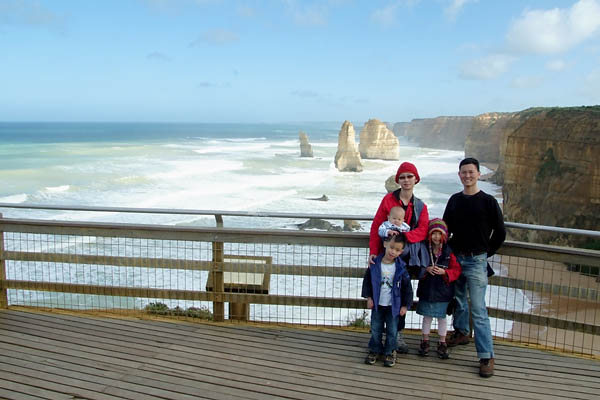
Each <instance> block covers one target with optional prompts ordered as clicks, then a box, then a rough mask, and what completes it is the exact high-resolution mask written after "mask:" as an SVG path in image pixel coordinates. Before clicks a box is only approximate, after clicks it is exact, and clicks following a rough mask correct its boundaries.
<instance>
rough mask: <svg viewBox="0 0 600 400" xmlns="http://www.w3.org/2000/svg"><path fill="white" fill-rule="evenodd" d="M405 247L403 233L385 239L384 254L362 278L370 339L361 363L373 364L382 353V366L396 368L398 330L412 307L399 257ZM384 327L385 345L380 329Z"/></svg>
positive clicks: (402, 264) (409, 287)
mask: <svg viewBox="0 0 600 400" xmlns="http://www.w3.org/2000/svg"><path fill="white" fill-rule="evenodd" d="M404 246H406V237H405V236H404V233H398V234H397V235H393V236H389V237H387V238H386V240H385V241H384V242H383V247H384V248H385V252H384V253H382V254H380V255H378V256H377V257H376V258H375V263H374V264H372V265H371V266H370V267H369V268H368V269H367V271H366V272H365V276H364V278H363V284H362V297H365V298H367V308H369V309H370V310H371V339H370V340H369V354H368V355H367V358H366V359H365V363H366V364H369V365H373V364H375V362H376V361H377V356H378V355H379V354H384V355H385V359H384V363H383V365H385V366H386V367H393V366H394V365H396V346H397V335H398V330H400V329H402V328H403V327H404V319H405V318H406V311H407V310H408V309H409V308H410V306H411V305H412V300H413V290H412V285H411V283H410V276H409V274H408V271H407V270H406V264H405V263H404V261H402V260H401V259H400V257H399V256H400V255H401V254H402V252H403V251H404ZM384 326H385V346H384V345H383V341H382V338H383V329H384Z"/></svg>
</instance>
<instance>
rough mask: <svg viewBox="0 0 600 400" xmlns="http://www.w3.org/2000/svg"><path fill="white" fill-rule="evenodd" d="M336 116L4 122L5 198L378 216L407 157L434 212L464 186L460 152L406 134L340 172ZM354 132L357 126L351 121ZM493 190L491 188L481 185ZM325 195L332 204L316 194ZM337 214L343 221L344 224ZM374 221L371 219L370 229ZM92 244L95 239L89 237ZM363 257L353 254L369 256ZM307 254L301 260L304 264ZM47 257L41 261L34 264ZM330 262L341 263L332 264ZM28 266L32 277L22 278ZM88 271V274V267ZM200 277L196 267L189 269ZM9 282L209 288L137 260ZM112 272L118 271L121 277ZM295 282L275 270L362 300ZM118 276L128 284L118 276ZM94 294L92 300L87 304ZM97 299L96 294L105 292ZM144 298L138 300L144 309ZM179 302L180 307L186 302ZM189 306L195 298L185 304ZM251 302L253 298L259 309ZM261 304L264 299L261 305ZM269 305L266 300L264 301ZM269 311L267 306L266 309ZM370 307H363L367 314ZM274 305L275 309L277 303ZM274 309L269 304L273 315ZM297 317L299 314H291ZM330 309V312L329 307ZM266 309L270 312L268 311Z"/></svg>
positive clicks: (180, 220) (198, 220) (175, 219)
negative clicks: (136, 265) (302, 141)
mask: <svg viewBox="0 0 600 400" xmlns="http://www.w3.org/2000/svg"><path fill="white" fill-rule="evenodd" d="M341 125H342V124H341V122H340V123H309V124H279V125H276V124H249V125H242V124H106V123H101V124H100V123H98V124H95V123H0V203H6V202H9V203H35V204H53V205H89V206H103V207H110V206H114V207H147V208H151V207H155V208H175V209H177V208H179V209H182V208H185V209H199V210H226V211H253V212H259V211H263V212H268V211H271V212H298V213H313V214H355V215H373V214H374V213H375V211H376V209H377V207H378V205H379V202H380V200H381V198H382V196H383V195H384V194H385V193H386V191H385V186H384V184H385V180H386V179H387V178H388V177H389V176H390V175H394V174H395V172H396V169H397V167H398V165H399V162H401V161H411V162H413V163H414V164H415V165H416V166H417V167H418V169H419V173H420V175H421V183H419V184H418V185H417V186H416V187H415V194H416V195H417V196H419V197H420V198H421V199H423V201H425V203H426V204H427V205H428V207H429V211H430V215H431V216H432V217H434V216H441V215H442V213H443V210H444V207H445V205H446V201H447V199H448V197H449V196H450V195H451V194H452V193H454V192H456V191H458V190H460V189H461V185H460V181H459V180H458V176H457V174H456V171H457V166H458V162H459V161H460V160H461V159H462V158H463V153H462V152H458V151H446V150H436V149H427V148H419V147H415V146H414V145H411V144H409V143H403V144H402V145H401V147H400V156H401V160H399V161H383V160H363V162H364V171H363V172H360V173H349V172H339V171H338V170H337V169H336V168H335V166H334V163H333V159H334V156H335V153H336V150H337V136H338V132H339V129H340V127H341ZM355 129H356V132H357V133H356V140H357V141H358V139H359V132H360V126H355ZM301 130H302V131H304V132H306V133H307V135H308V136H309V141H310V143H311V145H312V147H313V152H314V156H315V157H314V158H301V157H300V145H299V140H298V133H299V132H300V131H301ZM481 186H482V188H483V189H484V190H486V191H488V192H491V193H495V192H497V191H498V190H499V188H498V187H496V186H494V185H490V184H487V183H485V182H482V183H481ZM323 194H325V195H327V197H328V198H329V201H326V202H321V201H313V200H309V199H311V198H317V197H320V196H322V195H323ZM0 212H2V213H3V215H4V216H6V217H15V218H16V217H25V218H53V219H62V220H91V221H117V222H140V223H160V224H192V225H197V226H214V224H215V222H214V218H213V217H212V216H211V217H198V216H191V215H179V216H176V215H175V216H174V215H149V214H126V215H117V214H114V213H93V212H76V211H41V210H19V209H10V208H4V209H1V208H0ZM301 222H304V220H301V221H289V220H282V219H264V218H244V217H238V218H233V217H231V218H226V220H225V226H229V227H255V228H278V229H279V228H285V229H297V228H296V226H295V225H294V224H296V223H301ZM338 223H339V221H338ZM368 227H369V224H368V223H364V224H363V229H365V230H366V229H368ZM91 246H93V249H94V251H98V249H97V245H96V244H95V243H92V244H91ZM365 259H366V255H364V256H357V260H356V263H357V264H361V263H363V262H364V260H365ZM298 262H299V261H298ZM38 264H39V265H38ZM328 265H337V264H335V263H332V264H328ZM23 274H25V275H23ZM86 274H87V275H86ZM193 274H195V276H191V275H193ZM8 275H9V278H10V279H34V280H35V279H44V280H51V281H60V282H71V283H91V284H93V283H96V282H101V283H103V284H115V285H119V284H127V285H138V284H139V283H140V282H143V281H144V280H146V281H147V282H146V283H148V282H151V283H152V284H150V286H153V287H174V288H187V287H188V286H186V285H188V284H189V285H192V284H193V285H194V286H193V288H194V289H195V290H201V288H203V287H204V286H203V285H204V284H205V282H206V273H204V272H203V273H192V272H190V271H175V270H173V271H171V270H169V271H156V273H155V274H154V275H152V279H154V280H150V281H148V279H150V275H149V274H148V273H147V272H145V273H144V274H140V270H139V269H131V268H129V269H128V268H125V267H110V266H97V267H94V268H92V269H89V268H88V267H86V268H83V267H81V266H77V265H60V266H57V267H56V268H55V267H53V266H51V265H42V264H40V263H30V264H29V265H27V266H25V265H22V264H19V263H14V262H12V263H10V265H9V268H8ZM111 279H117V281H115V282H113V281H112V280H111ZM317 280H318V279H317V278H311V279H310V280H307V279H304V280H301V281H298V282H296V281H295V278H293V277H279V278H275V277H274V278H273V282H272V290H273V293H281V294H283V293H292V292H294V293H295V294H302V295H318V296H331V295H335V294H336V293H338V292H336V291H335V290H338V291H340V290H341V292H340V293H338V294H341V293H345V295H342V297H344V296H348V293H351V294H350V297H358V296H359V291H360V282H359V280H355V281H353V282H352V283H350V284H349V283H339V282H337V281H336V282H335V283H334V282H333V281H326V282H325V281H323V282H320V281H319V282H317ZM119 282H121V283H119ZM505 292H506V290H505V289H503V288H494V289H493V290H492V299H494V300H493V301H494V302H495V301H498V302H499V303H501V304H503V302H506V301H515V302H516V303H517V304H516V305H515V307H520V306H521V304H522V302H523V301H526V300H525V298H524V297H522V296H521V295H515V293H514V292H511V293H505ZM11 299H12V300H11V301H13V302H14V303H19V304H23V303H26V304H35V303H38V302H39V303H40V304H44V303H45V302H48V301H56V304H58V305H60V304H68V305H69V306H72V307H83V308H88V307H99V306H102V307H111V306H117V307H118V306H119V304H120V303H119V302H124V303H123V306H125V307H130V306H131V304H130V302H131V301H133V300H132V299H114V298H102V301H103V302H104V303H102V304H100V303H98V304H96V303H93V302H94V301H96V300H93V299H91V298H90V297H86V296H79V295H62V294H56V295H49V294H45V293H28V292H26V291H21V292H19V293H16V292H15V293H11ZM90 301H92V303H90ZM98 301H99V300H98ZM147 301H148V299H145V300H144V299H138V300H136V303H135V306H138V307H141V306H143V305H144V304H145V303H146V302H147ZM182 306H184V305H183V304H182ZM186 306H189V305H186ZM253 307H254V306H253ZM257 307H258V306H257ZM263 308H265V310H266V308H268V306H265V307H259V309H260V310H262V309H263ZM261 312H262V311H261ZM325 312H327V313H332V314H331V315H332V316H330V317H327V319H329V318H334V317H333V315H334V314H335V315H336V317H335V319H336V320H337V321H341V322H342V323H343V322H345V321H346V319H347V318H348V317H352V316H351V315H349V314H348V311H347V310H328V311H325V310H312V311H311V312H310V313H308V314H307V310H306V309H304V308H298V309H295V310H294V311H289V312H288V311H281V313H279V312H275V314H274V315H276V316H277V317H276V318H279V317H280V316H281V318H283V320H285V321H288V322H302V321H301V320H300V319H302V318H304V317H303V316H304V315H305V314H306V316H307V318H309V319H314V318H316V319H318V320H322V318H325V317H324V316H321V314H323V313H325ZM360 312H362V311H360V310H359V311H357V313H359V314H360ZM270 313H273V311H271V312H270ZM267 314H269V313H268V312H266V311H265V315H267ZM290 315H291V316H292V317H291V318H292V320H293V321H289V318H290ZM323 315H325V314H323ZM266 318H272V317H268V316H265V317H264V319H266Z"/></svg>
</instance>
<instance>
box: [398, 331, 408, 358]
mask: <svg viewBox="0 0 600 400" xmlns="http://www.w3.org/2000/svg"><path fill="white" fill-rule="evenodd" d="M397 347H398V348H397V349H396V351H397V352H398V353H399V354H407V353H408V345H407V344H406V342H405V341H404V336H403V335H402V332H398V345H397Z"/></svg>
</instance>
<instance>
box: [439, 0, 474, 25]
mask: <svg viewBox="0 0 600 400" xmlns="http://www.w3.org/2000/svg"><path fill="white" fill-rule="evenodd" d="M477 1H479V0H451V2H450V5H448V7H446V8H445V9H444V14H445V15H446V18H448V19H449V20H451V21H454V20H456V17H458V14H460V12H461V11H462V9H463V7H464V6H466V5H467V3H476V2H477Z"/></svg>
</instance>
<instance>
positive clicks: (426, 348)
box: [419, 340, 429, 356]
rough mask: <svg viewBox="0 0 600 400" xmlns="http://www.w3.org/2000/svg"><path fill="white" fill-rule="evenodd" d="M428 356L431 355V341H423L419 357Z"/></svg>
mask: <svg viewBox="0 0 600 400" xmlns="http://www.w3.org/2000/svg"><path fill="white" fill-rule="evenodd" d="M427 354H429V340H421V345H420V346H419V355H421V356H426V355H427Z"/></svg>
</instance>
